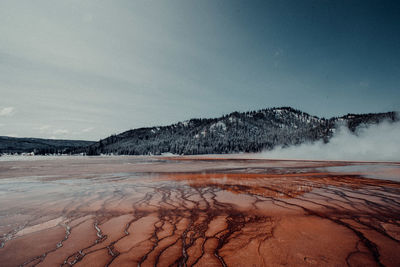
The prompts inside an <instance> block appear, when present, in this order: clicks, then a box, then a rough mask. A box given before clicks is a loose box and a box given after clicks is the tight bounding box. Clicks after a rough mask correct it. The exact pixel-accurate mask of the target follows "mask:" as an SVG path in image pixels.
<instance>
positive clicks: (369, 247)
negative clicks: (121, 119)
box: [0, 157, 400, 266]
mask: <svg viewBox="0 0 400 267" xmlns="http://www.w3.org/2000/svg"><path fill="white" fill-rule="evenodd" d="M180 158H181V157H179V158H173V160H170V159H169V158H144V157H116V158H87V159H86V158H85V159H73V158H72V159H59V160H52V161H37V162H2V163H0V169H1V170H2V172H1V175H0V176H1V177H2V178H3V179H0V188H1V194H0V203H2V204H1V205H0V237H1V244H0V265H1V266H18V265H23V266H60V265H61V266H71V265H74V266H134V265H135V266H154V265H157V266H193V265H195V266H280V265H287V266H344V265H349V266H400V255H399V253H398V252H399V251H400V183H398V182H396V181H386V180H378V179H369V178H364V177H363V176H362V174H364V173H365V170H363V171H361V172H359V173H358V172H356V171H352V172H351V173H348V172H345V171H343V172H341V171H337V172H330V171H327V170H329V168H325V167H332V166H335V167H339V168H340V167H343V168H344V167H348V166H351V165H352V164H354V163H345V162H310V161H304V162H302V161H293V162H292V161H284V162H283V161H266V160H254V161H252V160H249V159H246V160H236V159H235V160H230V159H226V158H223V159H215V158H213V159H212V160H209V159H208V158H206V159H202V158H200V159H196V158H184V160H179V159H180ZM357 164H360V163H357ZM363 164H364V165H363V166H365V167H368V168H367V170H371V169H372V170H374V171H373V172H374V175H378V174H379V173H380V172H383V173H384V172H385V170H389V171H388V172H390V174H391V175H392V176H396V175H399V173H400V172H399V164H398V163H393V164H389V163H385V164H381V163H363ZM28 173H29V175H28ZM399 178H400V175H399Z"/></svg>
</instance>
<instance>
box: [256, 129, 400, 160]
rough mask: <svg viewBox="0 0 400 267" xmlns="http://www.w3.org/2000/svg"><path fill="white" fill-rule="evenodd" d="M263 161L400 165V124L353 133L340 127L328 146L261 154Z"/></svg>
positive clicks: (310, 145) (307, 145)
mask: <svg viewBox="0 0 400 267" xmlns="http://www.w3.org/2000/svg"><path fill="white" fill-rule="evenodd" d="M262 156H263V157H265V158H277V159H312V160H354V161H400V122H396V123H390V122H382V123H379V124H374V125H370V126H368V127H367V126H359V127H358V128H357V129H356V132H355V133H352V132H351V131H350V130H348V128H347V127H345V126H343V127H341V128H339V129H338V130H337V131H336V133H335V134H334V136H333V137H332V138H331V139H330V140H329V142H328V143H327V144H324V143H323V142H322V141H318V142H315V143H311V144H310V143H308V144H302V145H298V146H291V147H287V148H282V147H278V148H275V149H274V150H271V151H265V152H263V153H262Z"/></svg>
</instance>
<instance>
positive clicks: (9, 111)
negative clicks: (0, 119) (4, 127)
mask: <svg viewBox="0 0 400 267" xmlns="http://www.w3.org/2000/svg"><path fill="white" fill-rule="evenodd" d="M14 110H15V108H14V107H4V108H0V116H11V115H13V113H14Z"/></svg>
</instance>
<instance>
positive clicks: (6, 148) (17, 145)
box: [0, 136, 95, 154]
mask: <svg viewBox="0 0 400 267" xmlns="http://www.w3.org/2000/svg"><path fill="white" fill-rule="evenodd" d="M93 143H95V142H93V141H80V140H55V139H41V138H17V137H8V136H0V153H24V152H27V153H30V152H34V153H35V154H57V153H71V152H72V151H73V150H74V149H76V148H81V147H85V146H88V145H91V144H93Z"/></svg>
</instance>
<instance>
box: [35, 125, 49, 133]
mask: <svg viewBox="0 0 400 267" xmlns="http://www.w3.org/2000/svg"><path fill="white" fill-rule="evenodd" d="M50 128H51V126H50V125H42V126H40V127H38V128H37V129H38V130H39V131H41V132H45V131H48V130H49V129H50Z"/></svg>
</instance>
